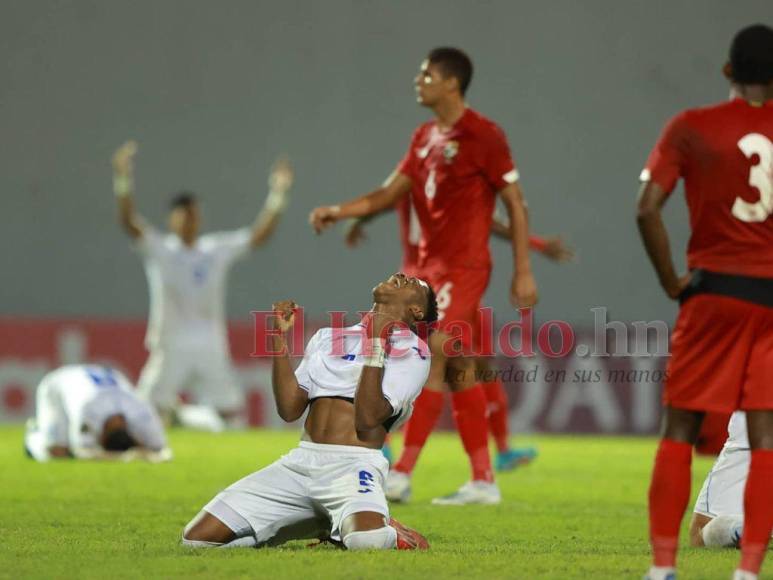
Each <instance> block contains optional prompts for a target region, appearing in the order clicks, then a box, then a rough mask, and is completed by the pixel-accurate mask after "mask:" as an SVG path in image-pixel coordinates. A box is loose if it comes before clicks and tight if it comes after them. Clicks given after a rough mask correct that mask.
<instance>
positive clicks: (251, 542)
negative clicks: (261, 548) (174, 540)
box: [182, 536, 258, 548]
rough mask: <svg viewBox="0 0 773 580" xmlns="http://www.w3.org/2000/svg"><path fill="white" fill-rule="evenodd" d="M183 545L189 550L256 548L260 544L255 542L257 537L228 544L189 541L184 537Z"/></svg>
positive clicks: (236, 540)
mask: <svg viewBox="0 0 773 580" xmlns="http://www.w3.org/2000/svg"><path fill="white" fill-rule="evenodd" d="M182 544H183V546H188V547H189V548H254V547H256V546H257V545H258V542H257V541H256V540H255V536H244V537H243V538H236V539H235V540H231V541H230V542H228V543H227V544H221V543H220V542H205V541H204V540H189V539H188V538H186V537H185V536H183V539H182Z"/></svg>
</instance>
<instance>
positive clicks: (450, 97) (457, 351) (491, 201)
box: [310, 48, 537, 504]
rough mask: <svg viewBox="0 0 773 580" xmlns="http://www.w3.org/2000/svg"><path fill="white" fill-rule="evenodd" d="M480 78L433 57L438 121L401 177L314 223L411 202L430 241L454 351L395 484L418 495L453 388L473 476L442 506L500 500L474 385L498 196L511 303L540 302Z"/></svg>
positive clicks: (420, 85) (428, 91)
mask: <svg viewBox="0 0 773 580" xmlns="http://www.w3.org/2000/svg"><path fill="white" fill-rule="evenodd" d="M471 78H472V62H471V61H470V59H469V57H468V56H467V55H466V54H465V53H464V52H462V51H461V50H459V49H456V48H436V49H434V50H432V51H431V52H430V53H429V55H428V56H427V58H426V59H425V60H424V62H422V64H421V69H420V71H419V74H418V75H417V76H416V78H415V81H414V84H415V89H416V94H417V100H418V102H419V104H421V105H422V106H425V107H428V108H429V109H431V110H432V112H433V114H434V119H433V120H432V121H429V122H427V123H424V124H422V125H421V126H420V127H419V128H418V129H417V130H416V131H415V133H414V135H413V138H412V140H411V144H410V146H409V148H408V152H407V153H406V155H405V157H404V158H403V160H402V161H401V162H400V164H399V165H398V167H397V170H396V171H395V172H394V173H393V174H392V175H391V176H390V177H389V179H387V181H386V183H385V184H384V185H383V186H382V187H380V188H378V189H377V190H375V191H373V192H371V193H369V194H367V195H364V196H361V197H359V198H356V199H354V200H352V201H349V202H347V203H343V204H340V205H333V206H325V207H319V208H316V209H315V210H313V211H312V213H311V216H310V221H311V223H312V225H313V227H314V228H315V230H316V231H317V232H321V231H322V230H324V229H326V228H327V227H329V226H331V225H332V224H334V223H335V222H337V221H338V220H341V219H346V218H356V217H362V216H366V215H370V214H375V213H379V212H381V211H384V210H386V209H388V208H391V207H393V206H394V205H395V204H396V203H397V202H398V200H400V199H401V198H403V197H405V196H410V199H411V204H412V205H413V207H414V208H415V210H416V217H417V220H418V223H419V224H420V225H421V232H422V237H421V240H420V242H419V255H418V264H419V268H420V269H421V272H422V273H423V275H424V276H425V277H426V278H427V279H428V281H429V282H430V284H431V285H432V287H433V288H434V289H435V291H436V293H437V295H438V305H439V308H440V318H439V332H438V333H435V334H433V337H434V338H433V339H431V340H437V341H441V342H442V343H443V344H446V345H450V346H451V347H452V348H451V349H450V351H449V350H446V349H440V350H441V351H442V352H443V354H442V355H441V356H437V355H436V356H433V357H432V368H431V370H430V377H429V380H428V381H427V385H426V386H425V387H426V388H425V389H424V390H423V392H422V394H421V396H420V397H419V399H418V400H417V402H416V409H415V413H414V415H413V418H412V419H411V421H410V423H409V426H408V428H407V430H406V439H405V447H404V450H403V455H402V457H401V460H400V462H399V463H398V464H397V465H395V469H394V470H393V472H392V473H391V474H390V480H391V479H393V475H394V474H402V477H403V481H404V484H405V485H404V490H405V491H404V495H405V496H408V495H410V479H409V477H410V475H409V474H410V472H411V471H412V469H413V466H414V465H415V464H416V461H417V460H418V457H419V453H420V452H421V449H422V448H423V446H424V444H425V442H426V440H427V437H428V436H429V434H430V433H431V431H432V429H433V428H434V426H435V423H436V421H437V418H438V417H439V415H440V411H441V410H442V404H443V392H444V389H445V385H446V383H447V384H448V386H449V388H450V390H451V391H452V404H453V409H454V418H455V419H456V425H457V429H458V431H459V434H460V436H461V439H462V442H463V444H464V448H465V452H466V453H467V455H468V457H469V460H470V465H471V468H472V477H471V480H470V482H468V483H466V484H464V485H463V486H462V487H461V488H460V489H459V491H457V492H456V493H454V494H452V495H450V496H447V497H444V498H436V500H434V502H435V503H439V504H465V503H488V504H492V503H499V502H500V501H501V495H500V492H499V488H498V487H497V485H496V483H495V482H494V477H493V473H492V469H491V458H490V456H489V452H488V426H487V417H486V414H487V401H486V394H485V392H484V390H483V387H482V386H481V385H480V384H479V383H477V382H476V381H475V359H474V357H473V356H472V355H473V354H474V351H475V350H476V346H477V343H478V342H479V341H480V332H479V326H480V317H479V308H480V301H481V298H482V296H483V293H484V292H485V290H486V286H487V285H488V280H489V276H490V273H491V257H490V253H489V247H488V238H489V231H490V229H491V220H492V215H493V212H494V205H495V201H496V195H497V194H498V195H499V196H500V197H501V198H502V199H503V201H504V203H505V206H506V207H507V211H508V215H509V220H510V223H511V224H513V226H514V227H513V228H512V232H511V235H512V238H511V243H512V248H513V261H514V272H513V277H512V282H511V285H510V298H511V301H512V303H513V304H514V305H516V306H518V307H522V308H523V307H531V306H533V305H534V304H535V303H536V301H537V287H536V283H535V281H534V276H533V275H532V272H531V264H530V262H529V232H528V223H527V216H526V209H525V207H524V202H523V196H522V193H521V188H520V186H519V184H518V171H517V170H516V168H515V165H514V164H513V161H512V158H511V156H510V150H509V147H508V145H507V140H506V139H505V136H504V133H503V132H502V130H501V129H500V128H499V127H498V126H497V125H496V124H495V123H493V122H492V121H490V120H489V119H487V118H486V117H484V116H483V115H481V114H480V113H478V112H476V111H474V110H472V109H471V108H469V107H467V104H466V103H465V100H464V94H465V92H466V90H467V87H468V85H469V84H470V80H471ZM460 331H461V332H460ZM433 351H436V349H433Z"/></svg>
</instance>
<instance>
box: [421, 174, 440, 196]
mask: <svg viewBox="0 0 773 580" xmlns="http://www.w3.org/2000/svg"><path fill="white" fill-rule="evenodd" d="M435 193H437V185H436V184H435V170H434V169H430V170H429V175H427V182H426V183H425V184H424V195H426V196H427V199H433V198H434V197H435Z"/></svg>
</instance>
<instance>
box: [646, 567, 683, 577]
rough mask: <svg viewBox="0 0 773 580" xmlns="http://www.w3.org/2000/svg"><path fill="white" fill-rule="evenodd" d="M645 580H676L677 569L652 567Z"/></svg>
mask: <svg viewBox="0 0 773 580" xmlns="http://www.w3.org/2000/svg"><path fill="white" fill-rule="evenodd" d="M643 580H676V569H675V568H665V567H658V566H652V568H650V571H649V572H647V574H646V575H645V576H644V579H643Z"/></svg>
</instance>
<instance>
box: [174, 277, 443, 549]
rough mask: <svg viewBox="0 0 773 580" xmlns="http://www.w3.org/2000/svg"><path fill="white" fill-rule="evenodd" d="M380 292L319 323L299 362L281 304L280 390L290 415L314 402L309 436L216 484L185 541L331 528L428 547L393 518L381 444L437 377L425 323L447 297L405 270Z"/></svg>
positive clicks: (261, 541)
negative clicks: (347, 316)
mask: <svg viewBox="0 0 773 580" xmlns="http://www.w3.org/2000/svg"><path fill="white" fill-rule="evenodd" d="M373 299H374V305H373V308H372V310H371V311H370V313H368V315H367V316H365V317H364V318H363V321H362V322H361V323H360V324H357V325H355V326H352V327H349V328H346V329H338V330H336V329H332V328H323V329H321V330H319V331H318V332H317V333H316V334H315V335H314V336H313V337H312V338H311V340H310V341H309V343H308V345H307V347H306V353H305V354H304V357H303V361H302V362H301V364H300V365H299V366H298V369H297V370H296V371H295V372H293V370H292V367H291V366H290V359H289V357H288V353H287V344H286V342H285V338H284V335H285V333H286V332H287V331H288V330H289V329H290V328H291V327H292V325H293V322H294V311H295V308H296V305H295V303H293V302H290V301H284V302H279V303H277V304H275V305H274V311H275V312H276V313H277V316H276V317H275V321H274V327H275V329H276V331H277V332H276V334H275V335H274V336H273V337H272V341H273V350H274V352H275V353H277V354H275V355H274V357H273V363H272V364H273V369H272V384H273V389H274V397H275V399H276V406H277V412H278V413H279V416H280V417H281V418H282V419H283V420H285V421H288V422H289V421H295V420H297V419H299V418H300V417H301V416H302V415H303V414H304V412H306V410H307V409H308V415H307V417H306V422H305V425H304V431H303V436H302V437H301V442H300V445H299V446H298V447H297V448H295V449H294V450H292V451H291V452H290V453H288V454H287V455H284V456H283V457H282V458H280V459H279V460H278V461H276V462H275V463H272V464H271V465H269V466H268V467H266V468H264V469H261V470H260V471H257V472H255V473H253V474H251V475H248V476H247V477H245V478H244V479H241V480H240V481H237V482H236V483H234V484H233V485H231V486H230V487H228V488H227V489H225V490H224V491H223V492H221V493H219V494H218V495H216V496H215V498H214V499H213V500H212V501H210V502H209V503H208V504H207V505H206V506H204V509H203V510H202V511H201V512H199V514H198V515H197V516H196V517H195V518H194V519H193V520H192V521H191V522H190V523H189V524H188V525H187V526H186V528H185V530H184V532H183V540H182V541H183V544H185V545H188V546H193V547H205V546H228V547H236V546H248V547H256V546H257V547H260V546H265V545H277V544H281V543H283V542H285V541H288V540H293V539H307V538H326V539H327V538H329V539H331V540H332V541H334V542H341V543H342V544H343V545H344V546H345V547H346V548H348V549H350V550H358V549H393V548H398V549H412V548H417V547H418V548H426V547H428V545H427V542H426V540H425V539H424V538H423V537H422V536H421V535H419V534H418V533H417V532H414V531H413V530H410V529H408V528H405V527H404V526H402V525H400V524H398V523H397V522H395V521H394V520H393V519H390V518H389V508H388V507H387V502H386V498H385V497H384V489H383V488H384V480H385V479H386V475H387V470H388V468H389V466H388V463H387V461H386V459H385V458H384V456H383V455H382V454H381V451H380V449H381V447H382V445H383V444H384V438H385V437H386V434H387V432H389V431H390V430H393V429H395V428H397V427H398V426H399V425H400V424H401V423H403V422H404V421H405V420H407V419H408V417H409V416H410V414H411V412H412V411H413V403H414V400H415V399H416V397H417V396H418V395H419V392H420V391H421V388H422V386H423V385H424V382H425V381H426V380H427V375H428V373H429V364H430V362H429V357H428V356H427V351H428V349H427V345H426V343H425V342H424V341H423V340H422V339H421V338H419V336H418V335H417V334H416V332H417V330H418V328H417V324H418V323H421V324H431V323H433V322H434V321H435V320H436V319H437V303H436V300H435V294H434V292H433V291H432V289H431V288H430V287H429V286H428V285H427V284H426V283H425V282H422V281H421V280H418V279H417V278H409V277H407V276H406V275H404V274H402V273H400V274H395V275H393V276H390V277H389V278H388V279H387V280H385V281H384V282H381V283H380V284H379V285H378V286H376V287H375V288H374V289H373ZM395 325H397V326H398V327H399V328H397V329H395Z"/></svg>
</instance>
